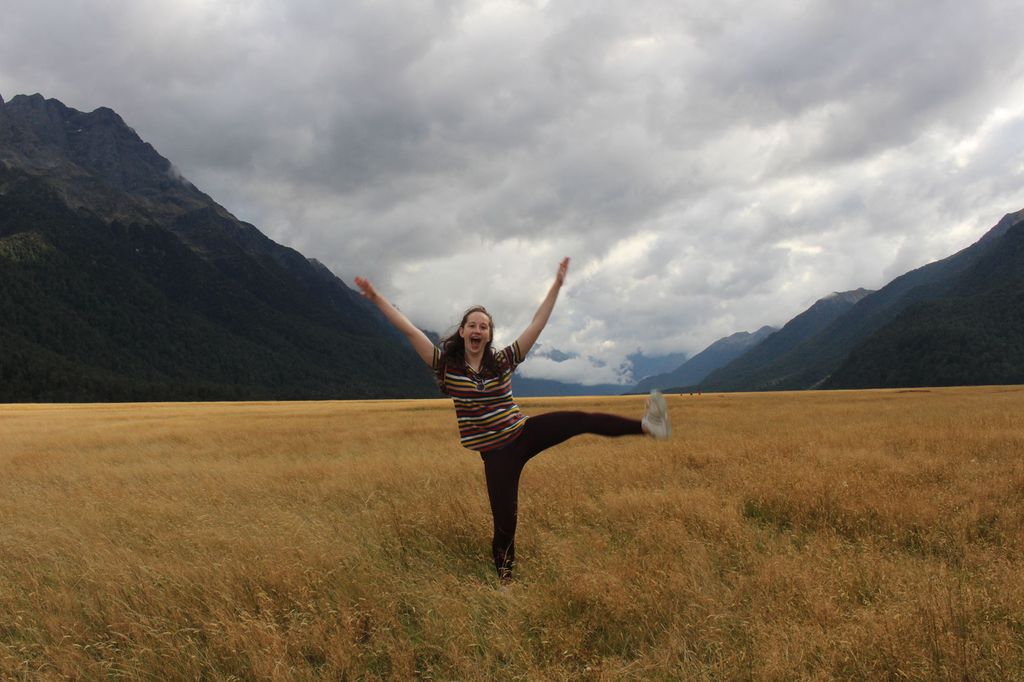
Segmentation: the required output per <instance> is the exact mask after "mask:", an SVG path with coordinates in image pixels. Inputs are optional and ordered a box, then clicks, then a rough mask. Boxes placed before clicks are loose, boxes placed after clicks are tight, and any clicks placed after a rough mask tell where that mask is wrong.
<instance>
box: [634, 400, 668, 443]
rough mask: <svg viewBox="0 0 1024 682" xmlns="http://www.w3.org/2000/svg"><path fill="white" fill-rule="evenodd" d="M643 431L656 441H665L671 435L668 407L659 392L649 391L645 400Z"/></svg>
mask: <svg viewBox="0 0 1024 682" xmlns="http://www.w3.org/2000/svg"><path fill="white" fill-rule="evenodd" d="M641 423H642V424H643V426H644V430H645V431H647V433H649V434H650V435H652V436H654V437H655V438H657V439H658V440H665V439H666V438H668V437H669V436H671V435H672V425H671V424H669V423H668V405H666V404H665V396H663V395H661V391H658V390H653V391H651V397H650V398H648V400H647V411H646V412H645V413H644V419H643V422H641Z"/></svg>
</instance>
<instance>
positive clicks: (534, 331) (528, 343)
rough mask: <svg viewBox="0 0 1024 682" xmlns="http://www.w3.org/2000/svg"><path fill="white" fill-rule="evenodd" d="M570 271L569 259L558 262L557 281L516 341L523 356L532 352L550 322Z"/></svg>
mask: <svg viewBox="0 0 1024 682" xmlns="http://www.w3.org/2000/svg"><path fill="white" fill-rule="evenodd" d="M568 271H569V259H568V258H563V259H562V262H561V263H559V264H558V273H557V274H556V275H555V282H554V284H552V285H551V289H549V290H548V295H547V296H545V297H544V300H543V301H541V304H540V307H539V308H537V312H536V313H534V314H533V320H532V321H531V322H530V324H529V326H527V327H526V329H524V330H523V333H522V334H520V335H519V338H518V339H516V341H517V342H518V343H519V352H520V354H521V355H522V356H523V357H526V354H527V353H529V352H530V349H531V348H533V344H534V343H536V342H537V337H539V336H540V333H541V331H543V329H544V325H546V324H547V323H548V318H549V317H551V311H552V310H553V309H554V307H555V301H556V300H557V299H558V292H559V290H561V288H562V284H563V283H564V282H565V274H566V273H567V272H568Z"/></svg>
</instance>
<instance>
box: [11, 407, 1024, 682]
mask: <svg viewBox="0 0 1024 682" xmlns="http://www.w3.org/2000/svg"><path fill="white" fill-rule="evenodd" d="M522 403H523V406H524V409H525V411H526V412H527V413H533V414H537V413H539V412H542V411H546V410H549V409H557V408H560V407H572V408H580V409H590V410H600V411H609V412H617V413H620V414H627V415H630V414H633V415H635V414H638V413H639V411H640V409H641V405H642V398H638V397H637V398H635V397H627V398H606V399H545V400H542V399H535V400H523V401H522ZM670 405H671V410H672V417H673V421H674V424H675V428H676V437H675V439H674V440H672V441H670V442H668V443H657V442H654V441H650V440H647V439H641V438H629V439H621V440H604V439H600V438H597V437H592V436H588V437H582V438H578V439H575V440H573V441H570V442H569V443H566V444H564V445H561V446H559V447H557V448H556V449H553V450H551V451H549V452H546V453H544V454H543V455H541V456H540V457H538V458H537V459H536V460H534V461H533V462H531V463H530V465H529V466H528V467H527V470H526V473H525V475H524V477H523V485H522V493H521V518H520V533H519V537H518V542H517V547H518V558H519V567H518V571H517V575H518V577H519V579H518V581H517V583H516V584H514V585H512V586H510V587H509V588H507V589H504V590H501V589H498V588H497V586H496V584H495V580H494V578H493V577H492V572H493V568H492V566H491V564H490V561H489V540H490V516H489V513H488V510H487V502H486V493H485V490H484V485H483V472H482V466H481V464H480V460H479V457H478V456H476V455H475V454H473V453H469V452H467V451H463V450H461V449H460V448H459V447H458V444H457V437H456V432H455V426H454V421H455V420H454V415H453V412H452V409H451V407H450V404H449V403H448V402H447V401H418V402H398V401H396V402H376V403H375V402H363V403H283V404H268V403H253V404H207V405H103V406H98V405H94V406H2V407H0V472H2V475H0V569H2V570H0V677H2V678H5V679H6V678H13V679H19V678H24V679H62V678H75V679H104V678H120V677H127V678H132V679H153V680H166V679H206V680H229V679H273V680H292V679H298V680H302V679H376V678H382V679H410V678H415V677H421V678H429V679H461V680H476V679H493V678H501V679H531V680H559V679H595V680H622V679H626V680H629V679H644V680H646V679H654V680H670V679H671V680H675V679H695V680H719V679H757V680H791V679H806V680H820V679H862V680H876V679H917V680H933V679H956V680H1008V679H1021V678H1024V579H1022V575H1024V556H1022V549H1024V462H1022V453H1024V419H1022V418H1021V416H1020V415H1021V414H1022V413H1024V388H1018V387H1008V388H980V389H949V390H932V391H924V392H905V391H904V392H900V391H871V392H848V393H847V392H836V393H799V394H774V395H771V394H763V395H757V394H747V395H704V396H699V397H696V396H670Z"/></svg>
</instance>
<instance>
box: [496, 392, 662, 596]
mask: <svg viewBox="0 0 1024 682" xmlns="http://www.w3.org/2000/svg"><path fill="white" fill-rule="evenodd" d="M643 432H644V431H643V428H642V427H641V425H640V421H639V420H637V419H627V418H625V417H619V416H616V415H613V414H599V413H594V412H549V413H547V414H541V415H537V416H536V417H530V418H529V419H527V420H526V424H525V425H523V431H522V433H521V434H520V435H519V437H518V438H516V439H515V440H514V441H512V442H511V443H510V444H508V445H506V446H505V447H503V448H500V449H498V450H491V451H489V452H484V453H481V456H482V457H483V460H484V474H485V475H486V477H487V496H488V497H489V498H490V501H491V515H492V516H493V517H494V540H493V541H492V542H491V551H492V552H493V553H494V566H495V568H497V569H498V576H499V577H500V578H502V579H507V578H510V577H511V576H512V564H513V562H514V561H515V555H516V549H515V537H516V513H517V510H518V504H519V476H520V475H521V474H522V473H523V467H524V466H526V463H527V462H528V461H530V459H531V458H532V457H533V456H534V455H536V454H538V453H540V452H542V451H544V450H546V449H548V448H550V447H551V446H552V445H558V444H559V443H561V442H563V441H566V440H568V439H570V438H572V437H573V436H578V435H580V434H583V433H594V434H597V435H600V436H629V435H639V434H642V433H643Z"/></svg>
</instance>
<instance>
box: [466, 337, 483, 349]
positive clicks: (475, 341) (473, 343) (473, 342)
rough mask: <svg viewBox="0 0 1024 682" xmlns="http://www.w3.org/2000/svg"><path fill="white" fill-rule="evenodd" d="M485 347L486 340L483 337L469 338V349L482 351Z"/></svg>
mask: <svg viewBox="0 0 1024 682" xmlns="http://www.w3.org/2000/svg"><path fill="white" fill-rule="evenodd" d="M483 345H484V339H483V337H482V336H477V335H475V334H474V335H472V336H470V337H469V349H470V350H472V351H478V350H480V349H481V348H482V347H483Z"/></svg>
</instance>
